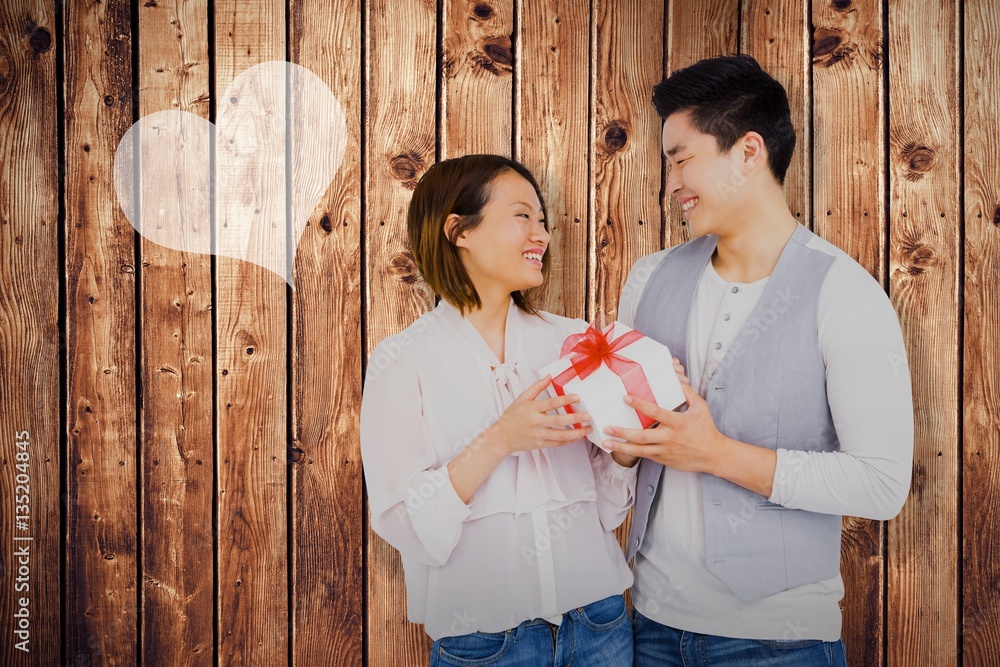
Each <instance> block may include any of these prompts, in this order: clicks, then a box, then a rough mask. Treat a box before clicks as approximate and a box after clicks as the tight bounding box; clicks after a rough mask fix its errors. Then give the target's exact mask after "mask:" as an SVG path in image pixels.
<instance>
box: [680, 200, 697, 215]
mask: <svg viewBox="0 0 1000 667" xmlns="http://www.w3.org/2000/svg"><path fill="white" fill-rule="evenodd" d="M698 201H699V200H698V198H697V197H695V198H694V199H689V200H687V201H686V202H684V203H683V204H681V208H682V209H683V210H684V212H685V213H687V212H688V211H690V210H691V208H692V207H693V206H694V205H695V204H697V203H698Z"/></svg>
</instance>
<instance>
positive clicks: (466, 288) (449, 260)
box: [406, 155, 549, 315]
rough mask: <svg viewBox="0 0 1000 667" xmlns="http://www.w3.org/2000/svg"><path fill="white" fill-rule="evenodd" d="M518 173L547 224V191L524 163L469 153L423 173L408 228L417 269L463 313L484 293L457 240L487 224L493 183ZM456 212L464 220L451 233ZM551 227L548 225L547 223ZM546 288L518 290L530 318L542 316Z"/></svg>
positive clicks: (544, 265) (545, 274) (477, 303)
mask: <svg viewBox="0 0 1000 667" xmlns="http://www.w3.org/2000/svg"><path fill="white" fill-rule="evenodd" d="M508 171H513V172H515V173H517V174H519V175H520V176H522V177H524V180H526V181H528V182H529V183H531V187H533V188H534V189H535V194H536V195H538V201H539V202H540V203H541V205H542V216H543V218H545V219H546V220H547V217H546V211H545V200H544V199H543V198H542V192H541V189H540V188H539V187H538V183H537V182H536V181H535V177H534V176H532V175H531V172H530V171H528V170H527V169H526V168H525V167H524V165H522V164H521V163H519V162H516V161H515V160H511V159H509V158H505V157H501V156H499V155H465V156H463V157H458V158H452V159H450V160H443V161H441V162H438V163H437V164H435V165H434V166H432V167H431V168H430V169H428V170H427V173H425V174H424V175H423V177H422V178H421V179H420V181H419V182H418V183H417V187H416V188H415V189H414V191H413V199H411V200H410V208H409V210H408V212H407V221H406V230H407V236H408V237H409V241H410V248H411V249H412V250H413V256H414V258H415V259H416V262H417V268H418V269H420V273H421V275H422V276H423V278H424V281H426V283H427V284H428V285H429V286H430V288H431V289H433V290H434V292H435V293H437V294H439V295H441V297H442V298H444V299H446V300H447V301H448V302H449V303H451V304H452V305H453V306H455V307H456V308H458V309H459V312H461V313H462V314H463V315H464V314H465V309H466V308H468V309H469V310H478V309H479V308H481V307H482V305H483V304H482V301H481V300H480V298H479V293H478V292H477V291H476V288H475V286H474V285H473V284H472V279H471V278H469V274H468V273H467V272H466V270H465V265H464V264H462V259H461V258H460V257H459V255H458V247H457V246H456V245H455V243H454V239H456V238H458V236H459V235H460V234H461V233H462V232H464V231H467V230H469V229H473V228H475V227H476V226H477V225H479V223H480V222H482V211H483V207H484V206H486V204H487V203H488V202H489V200H490V197H491V196H492V185H493V181H495V180H496V178H497V177H498V176H500V175H501V174H503V173H506V172H508ZM452 214H455V215H458V216H460V217H461V222H459V224H457V225H455V226H454V228H453V229H452V236H451V238H448V237H447V236H446V235H445V228H444V226H445V221H446V220H447V219H448V216H450V215H452ZM546 227H548V223H546ZM548 274H549V254H548V253H545V254H544V255H543V256H542V276H543V277H544V278H546V279H547V278H548ZM544 287H545V284H544V282H543V283H542V285H540V286H539V287H532V288H530V289H527V290H524V291H521V292H512V293H511V297H512V298H513V299H514V303H515V304H516V305H517V307H518V308H520V309H521V310H522V311H524V312H525V313H528V314H529V315H538V307H537V303H538V301H539V300H540V294H541V292H542V290H543V288H544Z"/></svg>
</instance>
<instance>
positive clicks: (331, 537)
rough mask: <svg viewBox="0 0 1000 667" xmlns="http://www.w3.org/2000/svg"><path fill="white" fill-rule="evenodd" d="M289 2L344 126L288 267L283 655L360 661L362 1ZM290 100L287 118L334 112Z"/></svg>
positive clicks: (309, 140)
mask: <svg viewBox="0 0 1000 667" xmlns="http://www.w3.org/2000/svg"><path fill="white" fill-rule="evenodd" d="M289 11H290V16H289V23H290V30H289V34H290V35H291V44H290V53H291V61H292V62H295V63H297V64H299V65H301V66H303V67H306V68H308V69H309V70H311V71H312V72H313V73H314V74H316V75H317V76H319V77H320V79H322V80H323V81H324V82H325V83H326V84H327V85H328V86H330V89H331V90H332V91H333V94H334V95H335V96H336V97H337V99H338V100H339V101H340V106H341V109H342V112H343V114H344V116H345V120H346V123H347V136H346V137H343V138H342V140H344V141H346V152H345V154H344V159H343V162H342V164H341V166H340V170H339V171H338V172H337V174H336V175H335V177H334V180H333V182H332V183H331V184H330V185H329V187H328V189H327V191H326V195H325V196H324V197H323V199H322V200H321V201H320V203H319V205H318V206H317V207H316V209H315V210H314V211H313V212H312V214H311V215H309V220H308V223H307V226H306V228H305V230H304V232H303V234H302V237H301V239H300V241H299V245H298V253H297V256H296V261H295V264H294V271H295V281H294V282H295V292H294V293H293V295H292V336H293V337H292V341H293V346H292V369H291V370H292V420H293V422H292V424H293V425H292V443H291V455H290V465H291V472H292V482H291V483H292V508H291V511H292V516H291V522H292V540H293V542H292V549H293V563H292V579H291V580H292V587H291V590H290V592H289V593H290V595H291V596H292V601H293V626H294V630H293V638H294V641H293V647H292V650H293V655H292V662H293V664H297V665H345V666H346V665H360V664H361V663H362V637H363V635H364V619H363V617H362V611H363V609H364V600H363V597H362V592H363V588H364V580H363V579H364V570H363V563H362V550H363V547H362V545H363V541H364V537H363V535H364V534H363V533H362V528H363V526H362V517H363V508H362V492H361V451H360V438H359V435H358V430H357V424H358V420H359V418H360V405H361V281H360V277H361V130H362V128H361V102H362V98H361V47H362V42H361V40H362V35H361V3H359V2H338V3H335V4H333V5H332V6H331V4H330V3H329V2H324V1H320V0H294V1H293V2H292V3H291V4H290V10H289ZM291 102H292V104H293V105H296V106H294V108H293V111H292V117H293V118H298V117H299V115H300V114H303V113H304V114H310V115H312V116H317V115H318V116H321V117H322V116H329V115H331V114H332V113H334V112H333V111H332V110H330V109H325V108H309V109H301V108H299V107H298V106H297V102H298V100H297V99H296V98H293V99H292V101H291ZM290 141H291V145H292V152H293V154H299V153H303V152H304V154H305V155H316V154H319V155H326V154H329V153H332V152H334V150H335V149H334V148H333V147H332V146H330V147H328V146H325V145H322V144H319V145H316V144H315V142H316V141H317V138H316V137H312V136H307V135H304V134H301V133H299V132H295V131H294V130H293V134H292V136H291V137H290ZM306 213H307V212H306Z"/></svg>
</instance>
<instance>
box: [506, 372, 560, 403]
mask: <svg viewBox="0 0 1000 667" xmlns="http://www.w3.org/2000/svg"><path fill="white" fill-rule="evenodd" d="M551 381H552V376H551V375H546V376H545V377H543V378H542V379H541V380H539V381H538V382H535V383H534V384H533V385H531V386H530V387H528V388H527V389H525V390H524V391H523V392H521V395H520V396H518V397H517V398H515V399H514V402H515V403H522V402H525V401H533V400H535V399H536V398H538V395H539V394H541V393H542V391H544V390H545V388H546V387H547V386H549V382H551Z"/></svg>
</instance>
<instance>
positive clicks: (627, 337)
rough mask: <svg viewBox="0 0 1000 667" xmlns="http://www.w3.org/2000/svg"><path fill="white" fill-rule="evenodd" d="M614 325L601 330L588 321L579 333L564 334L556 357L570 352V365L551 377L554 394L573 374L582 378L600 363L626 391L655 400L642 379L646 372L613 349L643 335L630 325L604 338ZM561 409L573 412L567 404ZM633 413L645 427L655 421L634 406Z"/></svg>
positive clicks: (560, 390)
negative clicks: (622, 332)
mask: <svg viewBox="0 0 1000 667" xmlns="http://www.w3.org/2000/svg"><path fill="white" fill-rule="evenodd" d="M614 326H615V325H614V324H612V325H611V326H609V327H608V328H607V329H606V330H605V331H601V330H600V329H597V328H596V327H594V325H590V326H589V327H587V330H586V331H585V332H583V333H582V334H573V335H571V336H568V337H567V338H566V340H565V341H564V342H563V346H562V350H561V351H560V352H559V356H560V358H561V357H565V356H566V355H568V354H572V356H571V357H570V367H569V368H567V369H566V370H565V371H563V372H562V373H560V374H559V375H557V376H556V377H554V378H553V379H552V386H553V387H554V388H555V390H556V393H557V394H558V395H560V396H562V395H563V394H564V391H563V387H564V385H565V384H566V383H567V382H569V381H570V380H572V379H573V377H574V376H575V377H578V378H579V379H580V380H586V379H587V378H588V377H590V376H591V375H592V374H593V373H594V371H596V370H597V369H598V368H600V367H601V366H602V365H604V366H607V367H608V369H609V370H610V371H611V372H612V373H614V374H615V375H617V376H618V377H620V378H621V380H622V384H624V385H625V391H626V393H627V394H628V395H630V396H638V397H639V398H642V399H644V400H647V401H649V402H651V403H655V402H656V399H655V398H654V396H653V390H652V388H651V387H650V386H649V381H648V380H647V379H646V374H645V373H644V372H643V370H642V366H641V365H640V364H639V362H637V361H633V360H631V359H629V358H627V357H623V356H621V355H620V354H618V353H617V352H618V350H620V349H622V348H623V347H628V346H629V345H631V344H632V343H634V342H636V341H637V340H639V339H641V338H645V336H644V335H643V334H641V333H639V332H638V331H636V330H634V329H631V330H629V331H628V332H626V333H624V334H622V335H621V336H618V337H617V338H613V339H611V340H608V334H609V333H611V332H612V331H613V330H614ZM565 409H566V412H570V413H572V412H575V411H574V410H573V406H571V405H567V406H566V408H565ZM636 415H638V417H639V423H640V424H642V427H643V428H648V427H650V426H652V425H653V424H655V423H656V420H655V419H653V418H652V417H649V416H647V415H645V414H643V413H641V412H639V411H638V410H637V411H636Z"/></svg>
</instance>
